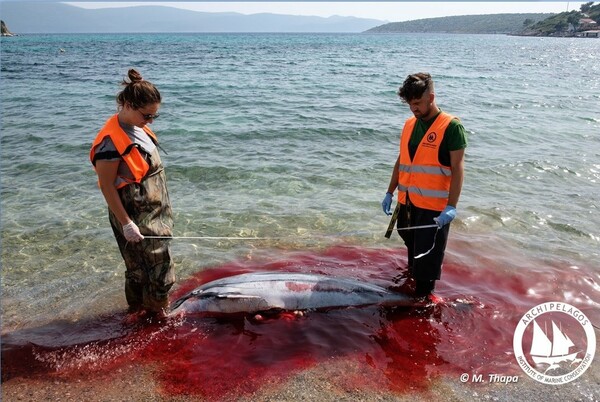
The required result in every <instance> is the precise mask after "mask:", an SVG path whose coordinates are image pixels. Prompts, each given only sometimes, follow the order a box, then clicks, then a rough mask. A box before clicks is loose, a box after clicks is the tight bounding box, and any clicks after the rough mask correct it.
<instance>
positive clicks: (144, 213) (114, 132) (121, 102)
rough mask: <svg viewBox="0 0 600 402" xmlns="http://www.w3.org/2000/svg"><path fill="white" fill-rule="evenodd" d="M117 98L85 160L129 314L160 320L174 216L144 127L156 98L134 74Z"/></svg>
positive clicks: (154, 114)
mask: <svg viewBox="0 0 600 402" xmlns="http://www.w3.org/2000/svg"><path fill="white" fill-rule="evenodd" d="M122 85H123V87H124V88H123V90H122V91H121V92H119V93H118V95H117V104H118V112H117V113H116V114H115V115H113V116H111V117H110V118H109V119H108V120H107V121H106V123H105V125H104V127H102V129H101V130H100V132H99V133H98V135H97V136H96V139H95V140H94V142H93V144H92V149H91V151H90V160H91V162H92V164H93V165H94V169H95V170H96V174H97V175H98V185H99V187H100V190H101V191H102V195H103V196H104V199H105V200H106V203H107V205H108V216H109V221H110V224H111V227H112V229H113V232H114V235H115V238H116V240H117V244H118V245H119V250H120V251H121V255H122V256H123V259H124V261H125V266H126V269H127V270H126V273H125V297H126V299H127V303H128V304H129V311H130V312H141V311H145V312H149V313H155V314H159V315H164V314H165V313H166V310H167V308H168V294H169V290H170V289H171V287H172V286H173V283H174V282H175V271H174V266H173V261H172V259H171V255H170V252H169V243H168V240H164V239H154V238H152V239H146V238H144V235H145V236H160V237H170V236H172V229H173V217H172V210H171V202H170V200H169V193H168V191H167V185H166V177H165V172H164V169H163V165H162V162H161V159H160V155H159V153H158V140H157V139H156V135H155V134H154V133H153V132H152V130H150V128H149V127H148V124H149V123H152V122H153V121H154V120H155V119H157V118H158V117H159V114H158V109H159V108H160V103H161V96H160V92H158V90H157V89H156V87H155V86H154V85H153V84H152V83H150V82H149V81H145V80H144V79H143V78H142V76H141V74H140V73H139V72H137V71H136V70H134V69H131V70H129V72H128V79H125V80H123V82H122Z"/></svg>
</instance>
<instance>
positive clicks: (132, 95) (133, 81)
mask: <svg viewBox="0 0 600 402" xmlns="http://www.w3.org/2000/svg"><path fill="white" fill-rule="evenodd" d="M127 76H128V78H129V80H125V79H124V80H123V82H121V85H123V86H124V87H125V88H124V89H123V90H122V91H121V92H119V93H118V94H117V103H118V104H119V105H120V106H121V107H124V106H125V104H126V103H129V104H130V105H131V107H133V108H134V109H140V108H143V107H145V106H147V105H152V104H155V103H160V102H161V99H162V98H161V96H160V92H158V89H156V87H155V86H154V84H152V83H151V82H150V81H145V80H144V78H143V77H142V75H141V74H140V73H139V72H137V71H136V70H135V69H133V68H132V69H131V70H129V71H128V72H127Z"/></svg>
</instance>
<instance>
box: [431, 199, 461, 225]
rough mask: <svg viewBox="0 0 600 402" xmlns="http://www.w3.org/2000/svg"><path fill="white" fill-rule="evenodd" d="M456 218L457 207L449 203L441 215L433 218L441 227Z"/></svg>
mask: <svg viewBox="0 0 600 402" xmlns="http://www.w3.org/2000/svg"><path fill="white" fill-rule="evenodd" d="M454 218H456V208H454V207H452V206H450V205H448V206H447V207H446V208H444V210H443V211H442V213H441V214H440V216H438V217H437V218H433V220H434V221H435V223H437V225H438V227H439V228H440V229H441V228H443V227H444V226H446V225H447V224H449V223H450V222H452V220H453V219H454Z"/></svg>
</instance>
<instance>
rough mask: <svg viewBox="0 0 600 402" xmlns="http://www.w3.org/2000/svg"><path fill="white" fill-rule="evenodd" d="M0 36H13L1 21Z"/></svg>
mask: <svg viewBox="0 0 600 402" xmlns="http://www.w3.org/2000/svg"><path fill="white" fill-rule="evenodd" d="M0 34H1V35H2V36H13V34H12V32H10V31H9V30H8V27H7V26H6V24H5V23H4V21H2V20H0Z"/></svg>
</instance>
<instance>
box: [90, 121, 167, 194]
mask: <svg viewBox="0 0 600 402" xmlns="http://www.w3.org/2000/svg"><path fill="white" fill-rule="evenodd" d="M143 129H144V131H145V132H146V134H148V135H149V136H150V138H151V139H152V141H153V142H154V143H155V144H158V140H157V139H156V135H155V134H154V133H153V132H152V130H150V128H148V127H147V126H144V127H143ZM106 136H109V137H110V139H111V140H112V142H113V144H114V145H115V148H117V152H119V155H121V158H123V160H124V161H125V163H127V166H128V167H129V170H130V171H131V173H132V175H133V177H134V179H133V182H134V183H139V182H141V181H142V179H143V178H144V177H145V176H146V173H148V169H150V166H149V165H148V162H146V159H145V158H144V156H143V155H142V153H141V152H140V150H139V149H138V147H137V146H136V144H134V143H133V142H132V141H131V139H130V138H129V136H128V135H127V133H125V131H123V129H122V128H121V126H120V125H119V119H118V114H115V115H114V116H112V117H111V118H109V119H108V120H107V121H106V123H105V124H104V127H102V129H101V130H100V132H99V133H98V135H97V136H96V139H95V140H94V143H93V144H92V149H91V150H90V161H91V162H92V165H94V169H95V168H96V160H95V159H94V157H95V154H96V147H97V146H98V145H99V144H100V143H101V142H102V140H103V139H104V138H105V137H106ZM119 179H121V180H117V182H120V183H119V184H118V185H117V184H115V185H116V187H117V188H118V189H119V188H122V187H125V186H127V185H128V184H131V183H132V180H131V178H127V177H122V176H119Z"/></svg>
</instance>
